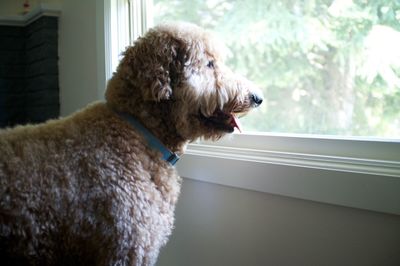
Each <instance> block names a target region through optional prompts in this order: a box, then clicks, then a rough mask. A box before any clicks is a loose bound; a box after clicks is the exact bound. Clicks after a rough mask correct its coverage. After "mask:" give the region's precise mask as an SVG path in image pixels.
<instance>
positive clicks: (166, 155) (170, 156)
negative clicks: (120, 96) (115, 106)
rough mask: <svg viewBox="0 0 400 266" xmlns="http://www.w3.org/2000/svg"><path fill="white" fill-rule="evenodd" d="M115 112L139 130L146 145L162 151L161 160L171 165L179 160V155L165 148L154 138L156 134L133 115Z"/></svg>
mask: <svg viewBox="0 0 400 266" xmlns="http://www.w3.org/2000/svg"><path fill="white" fill-rule="evenodd" d="M117 114H118V115H119V116H120V117H121V118H123V119H124V120H125V121H127V122H129V124H131V125H132V126H133V127H134V128H136V129H137V130H139V132H140V133H141V134H142V135H143V137H144V138H145V139H146V141H147V144H148V146H149V147H150V148H153V149H155V150H158V151H160V152H161V153H162V158H163V160H165V161H167V162H169V163H170V164H171V165H175V163H176V162H177V161H178V160H179V155H177V154H176V153H174V152H172V151H170V150H169V149H167V147H165V146H164V144H162V143H161V141H160V140H159V139H158V138H156V136H154V135H153V134H152V133H151V132H150V131H149V130H148V129H147V128H145V127H144V126H143V125H142V124H141V123H140V122H139V121H137V120H136V119H135V118H134V117H133V116H131V115H129V114H127V113H120V112H117Z"/></svg>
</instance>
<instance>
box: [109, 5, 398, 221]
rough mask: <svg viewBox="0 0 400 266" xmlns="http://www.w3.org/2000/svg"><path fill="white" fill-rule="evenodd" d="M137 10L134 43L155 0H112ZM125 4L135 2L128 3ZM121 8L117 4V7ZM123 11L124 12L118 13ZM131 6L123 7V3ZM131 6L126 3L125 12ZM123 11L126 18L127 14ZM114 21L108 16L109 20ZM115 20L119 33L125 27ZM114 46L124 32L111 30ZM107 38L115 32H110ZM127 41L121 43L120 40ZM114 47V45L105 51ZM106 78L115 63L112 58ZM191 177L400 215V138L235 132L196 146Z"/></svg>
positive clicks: (184, 163) (189, 154) (189, 164)
mask: <svg viewBox="0 0 400 266" xmlns="http://www.w3.org/2000/svg"><path fill="white" fill-rule="evenodd" d="M105 1H106V4H105V6H106V13H107V5H109V7H111V8H109V11H110V12H111V13H110V14H111V17H112V16H116V17H120V16H121V14H118V12H117V11H118V9H115V6H116V3H117V2H119V3H122V4H124V3H125V4H124V5H125V8H130V9H131V10H130V12H131V14H135V15H134V16H131V24H132V25H133V26H132V29H133V30H131V32H130V36H131V37H130V38H131V39H130V42H132V40H134V39H135V38H136V37H137V36H140V35H142V34H143V33H144V32H145V30H146V29H147V28H148V27H149V26H150V25H151V23H150V22H151V21H152V19H151V18H150V17H149V16H150V15H151V6H152V3H151V2H152V1H146V0H129V1H128V0H105ZM126 3H129V5H128V7H127V5H126ZM112 6H114V9H113V8H112ZM116 10H117V11H116ZM119 10H120V11H121V10H124V9H119ZM123 12H126V9H125V11H123ZM122 17H123V16H122ZM106 24H107V18H106ZM108 25H114V26H112V28H113V30H115V29H116V28H115V27H117V29H118V30H117V32H118V34H121V33H122V34H123V33H124V32H125V34H126V28H124V27H123V26H122V27H119V26H118V25H117V26H115V22H114V24H112V19H109V20H108ZM108 30H110V27H108ZM105 35H106V43H107V40H108V42H109V45H108V46H109V47H110V44H111V47H113V45H116V44H115V40H120V39H118V38H119V37H115V36H114V38H111V36H112V34H110V32H108V33H107V26H106V33H105ZM107 36H108V37H107ZM119 47H120V46H119ZM111 51H114V58H115V56H118V55H115V49H114V50H113V49H110V48H108V50H107V45H106V54H108V55H109V54H110V53H111ZM107 60H108V63H106V65H108V66H109V69H108V71H106V75H107V78H110V77H111V73H112V71H111V70H112V69H113V67H112V64H111V63H110V62H111V61H110V57H109V56H106V61H107ZM177 168H178V171H179V173H180V175H181V176H183V177H185V178H190V179H195V180H199V181H205V182H211V183H215V184H221V185H226V186H232V187H237V188H242V189H250V190H254V191H259V192H267V193H272V194H279V195H283V196H289V197H295V198H299V199H305V200H313V201H317V202H323V203H329V204H337V205H342V206H348V207H355V208H361V209H366V210H373V211H378V212H386V213H392V214H400V141H399V140H387V139H372V138H353V137H340V136H318V135H297V134H267V133H266V134H262V133H247V134H233V135H231V136H229V137H227V138H224V139H222V140H221V141H218V142H215V143H210V142H197V143H193V144H190V145H189V146H188V149H187V151H186V154H185V155H184V156H183V157H182V159H181V160H180V161H179V163H178V164H177Z"/></svg>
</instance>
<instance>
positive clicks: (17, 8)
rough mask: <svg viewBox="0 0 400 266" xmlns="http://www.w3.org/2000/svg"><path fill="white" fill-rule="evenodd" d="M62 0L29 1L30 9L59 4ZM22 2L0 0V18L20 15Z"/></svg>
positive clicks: (18, 0) (19, 0)
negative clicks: (41, 5) (42, 5)
mask: <svg viewBox="0 0 400 266" xmlns="http://www.w3.org/2000/svg"><path fill="white" fill-rule="evenodd" d="M62 1H63V0H30V1H29V3H30V7H31V8H30V9H31V10H32V9H34V8H35V7H37V6H38V5H39V4H59V3H60V2H62ZM24 2H25V1H24V0H0V16H16V15H22V13H23V11H24V7H23V6H24Z"/></svg>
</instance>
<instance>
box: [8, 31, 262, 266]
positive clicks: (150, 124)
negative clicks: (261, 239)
mask: <svg viewBox="0 0 400 266" xmlns="http://www.w3.org/2000/svg"><path fill="white" fill-rule="evenodd" d="M208 38H209V36H208V35H207V34H206V33H204V32H203V31H201V30H200V29H199V28H197V27H195V26H192V25H187V24H184V25H183V26H182V25H172V26H171V25H165V26H160V27H157V28H156V29H154V30H151V31H150V32H149V33H148V34H147V35H146V36H145V37H144V38H141V39H139V40H138V41H137V42H136V43H135V45H134V46H132V47H130V48H128V50H127V51H126V52H125V56H124V58H123V60H122V61H121V64H120V65H119V67H118V69H117V72H116V73H114V76H113V78H112V79H111V81H110V82H109V84H108V87H107V92H106V99H107V102H106V103H95V104H92V105H90V106H88V107H87V108H85V109H84V110H82V111H80V112H78V113H75V114H73V115H72V116H70V117H67V118H63V119H60V120H54V121H50V122H47V123H45V124H41V125H37V126H22V127H17V128H14V129H7V130H3V131H0V263H1V264H2V265H6V264H10V265H21V264H25V265H26V264H30V265H62V264H64V265H72V264H81V265H153V264H154V263H155V262H156V259H157V255H158V252H159V249H160V247H161V246H163V245H164V244H165V243H166V242H167V239H168V236H169V235H170V234H171V231H172V228H173V220H174V208H175V204H176V202H177V199H178V195H179V191H180V183H181V179H180V177H179V176H178V175H177V173H176V171H175V169H174V167H173V166H172V165H171V164H170V163H169V162H168V161H166V160H164V159H162V158H161V153H160V151H158V150H157V149H154V148H152V147H151V145H149V143H148V141H147V140H146V139H145V137H144V136H143V133H141V132H140V131H139V130H138V129H137V128H135V127H134V126H133V125H132V124H131V123H129V122H128V121H127V120H126V119H124V118H123V117H122V116H120V115H119V114H121V113H124V114H128V115H130V116H132V117H135V119H137V120H138V121H139V122H140V123H141V124H142V125H143V126H144V127H146V128H147V129H148V130H149V131H150V132H151V133H152V134H154V136H155V137H157V138H158V139H159V140H160V141H161V142H162V143H163V144H164V145H165V146H166V148H168V149H169V150H171V151H172V152H176V153H183V151H184V149H185V146H186V144H187V143H188V142H189V141H192V140H194V139H196V138H198V137H201V136H203V137H205V138H212V139H215V138H219V137H221V136H222V135H223V134H225V133H229V132H232V131H233V129H234V127H236V126H237V123H236V118H235V115H234V114H235V113H246V112H247V111H249V110H250V109H251V108H253V107H255V106H257V105H259V104H260V103H261V95H260V93H259V92H258V91H257V90H256V89H253V88H252V87H251V85H250V83H247V81H245V80H242V79H241V80H238V79H236V78H234V76H233V75H232V74H231V73H230V72H229V71H228V70H226V69H225V68H224V66H223V64H222V62H221V63H220V62H219V60H220V59H219V55H218V52H217V50H214V48H213V46H212V42H211V41H210V40H209V39H208ZM210 62H212V63H210ZM222 70H223V71H225V72H223V71H222ZM244 85H246V86H247V85H248V87H245V86H244Z"/></svg>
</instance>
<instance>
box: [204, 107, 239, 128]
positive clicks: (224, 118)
mask: <svg viewBox="0 0 400 266" xmlns="http://www.w3.org/2000/svg"><path fill="white" fill-rule="evenodd" d="M239 116H240V113H235V112H231V113H226V112H223V111H221V110H217V111H215V112H214V113H213V114H212V115H211V116H208V117H207V116H205V115H203V114H202V113H201V112H200V116H199V117H200V120H201V121H202V122H203V123H204V125H206V126H207V127H212V128H215V129H217V130H221V131H225V132H228V133H232V132H233V131H234V130H235V128H237V129H238V130H239V132H242V126H241V124H240V121H239Z"/></svg>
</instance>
